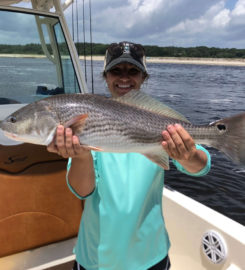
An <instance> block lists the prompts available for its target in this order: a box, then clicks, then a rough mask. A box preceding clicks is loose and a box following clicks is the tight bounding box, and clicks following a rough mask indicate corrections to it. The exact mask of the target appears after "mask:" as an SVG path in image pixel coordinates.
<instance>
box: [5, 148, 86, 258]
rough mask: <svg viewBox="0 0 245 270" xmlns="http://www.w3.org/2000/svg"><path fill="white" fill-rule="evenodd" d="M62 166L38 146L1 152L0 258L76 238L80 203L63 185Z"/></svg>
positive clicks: (64, 173) (81, 206) (64, 169)
mask: <svg viewBox="0 0 245 270" xmlns="http://www.w3.org/2000/svg"><path fill="white" fill-rule="evenodd" d="M66 163H67V161H66V160H64V159H61V158H60V157H58V156H57V155H55V154H51V153H49V152H47V151H46V147H43V146H37V145H30V144H22V145H18V146H0V243H1V245H0V256H5V255H9V254H12V253H16V252H20V251H23V250H26V249H30V248H34V247H37V246H41V245H45V244H48V243H51V242H55V241H59V240H63V239H66V238H69V237H72V236H75V235H76V234H77V232H78V228H79V223H80V218H81V214H82V209H83V202H82V201H80V200H79V199H77V198H76V197H75V196H74V195H73V194H72V193H71V192H70V191H69V189H68V187H67V185H66V179H65V175H66Z"/></svg>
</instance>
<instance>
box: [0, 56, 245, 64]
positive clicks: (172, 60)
mask: <svg viewBox="0 0 245 270" xmlns="http://www.w3.org/2000/svg"><path fill="white" fill-rule="evenodd" d="M1 57H2V58H6V57H11V58H14V57H17V58H21V57H22V58H45V57H46V56H45V55H31V54H0V58H1ZM79 59H80V60H84V56H79ZM90 59H91V56H86V60H88V61H90ZM93 60H94V61H104V56H102V55H94V56H93ZM146 63H163V64H191V65H217V66H245V59H243V58H201V57H197V58H195V57H146Z"/></svg>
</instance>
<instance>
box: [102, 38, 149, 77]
mask: <svg viewBox="0 0 245 270" xmlns="http://www.w3.org/2000/svg"><path fill="white" fill-rule="evenodd" d="M123 61H125V62H129V63H132V64H135V65H136V66H137V67H138V68H140V69H141V70H142V71H143V72H146V66H145V49H144V47H143V46H142V45H140V44H135V43H131V42H126V41H123V42H119V43H112V44H111V45H110V46H109V47H108V49H107V51H106V58H105V67H104V69H105V71H108V70H109V69H110V68H111V67H112V66H113V65H114V64H117V63H120V62H123Z"/></svg>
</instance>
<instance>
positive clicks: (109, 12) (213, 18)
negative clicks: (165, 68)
mask: <svg viewBox="0 0 245 270" xmlns="http://www.w3.org/2000/svg"><path fill="white" fill-rule="evenodd" d="M76 1H77V2H75V4H74V5H73V12H72V8H71V7H69V8H68V9H67V10H66V11H65V16H66V18H67V21H68V25H69V28H70V30H72V23H71V19H72V13H73V17H74V19H77V18H76V14H77V13H76V10H75V8H76V6H78V25H79V29H78V30H79V31H78V32H79V41H82V40H83V32H82V31H83V18H82V14H83V6H82V4H83V1H80V0H76ZM84 3H85V18H84V20H85V29H86V33H85V36H86V41H87V42H89V41H90V33H89V29H90V18H89V0H85V1H84ZM91 4H92V37H93V42H100V43H111V42H117V41H121V40H129V41H134V42H139V43H142V44H145V45H146V44H148V45H159V46H172V45H173V46H184V47H190V46H209V47H213V46H214V47H237V48H244V47H245V46H244V45H245V0H205V1H203V0H171V1H170V0H116V1H115V0H103V1H101V0H93V1H91ZM8 19H9V18H7V17H6V18H3V16H2V17H0V38H1V40H4V39H3V37H4V33H3V32H1V29H3V27H2V26H1V21H2V22H4V27H6V25H13V23H11V24H10V23H8ZM21 23H22V19H21V18H20V19H18V24H14V25H15V27H16V29H12V30H11V31H16V37H17V36H18V35H19V36H20V40H21V41H22V43H25V42H27V41H28V35H29V34H32V35H33V33H31V30H30V31H28V32H25V33H24V34H23V33H22V32H21ZM30 25H31V24H30ZM73 25H74V27H75V28H76V25H77V24H76V22H75V23H74V24H73ZM75 30H76V29H75ZM8 31H10V30H8ZM76 32H77V31H74V33H75V35H76ZM76 39H77V38H76Z"/></svg>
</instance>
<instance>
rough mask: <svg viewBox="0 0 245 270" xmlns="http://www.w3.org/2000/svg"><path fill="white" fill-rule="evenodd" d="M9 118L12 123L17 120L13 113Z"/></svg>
mask: <svg viewBox="0 0 245 270" xmlns="http://www.w3.org/2000/svg"><path fill="white" fill-rule="evenodd" d="M8 120H9V122H11V123H15V122H16V121H17V119H16V117H15V116H13V115H11V116H10V117H9V119H8Z"/></svg>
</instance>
